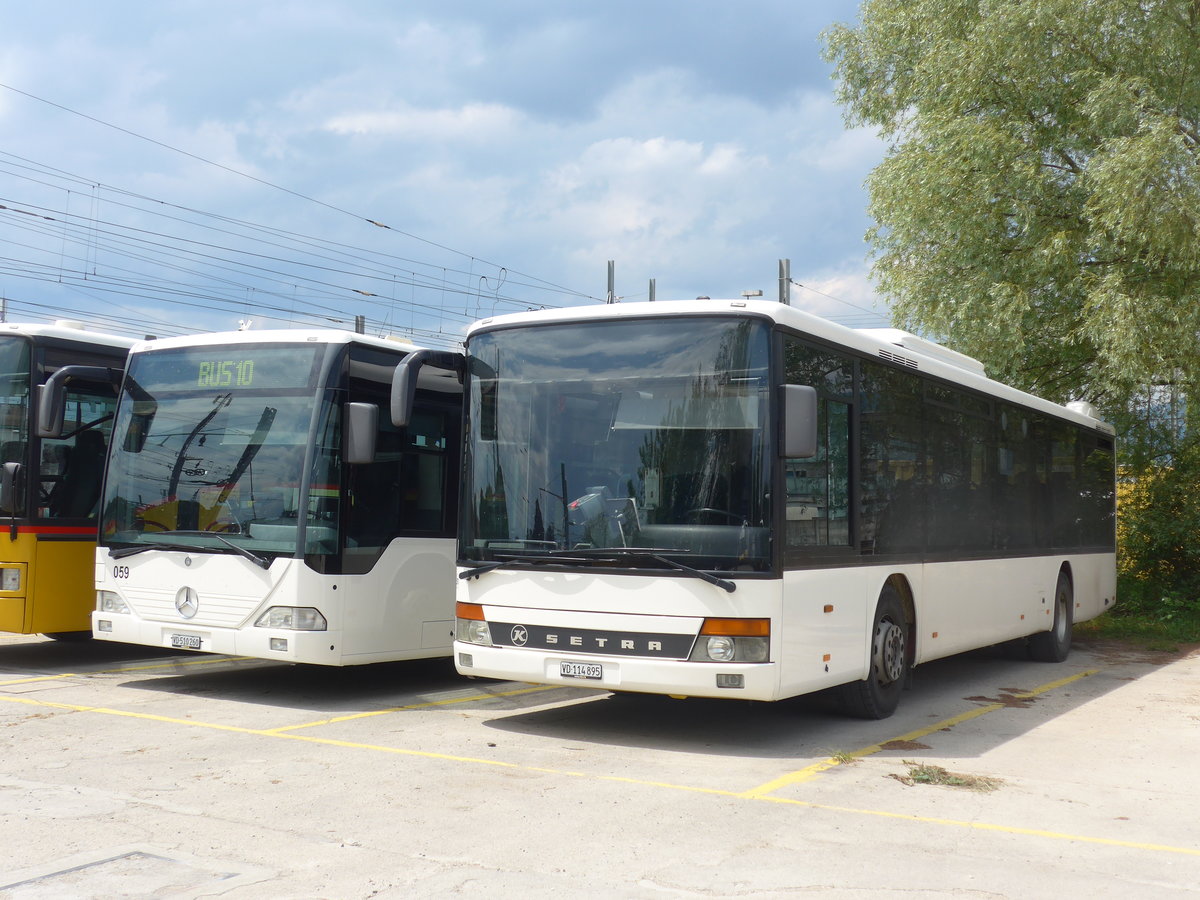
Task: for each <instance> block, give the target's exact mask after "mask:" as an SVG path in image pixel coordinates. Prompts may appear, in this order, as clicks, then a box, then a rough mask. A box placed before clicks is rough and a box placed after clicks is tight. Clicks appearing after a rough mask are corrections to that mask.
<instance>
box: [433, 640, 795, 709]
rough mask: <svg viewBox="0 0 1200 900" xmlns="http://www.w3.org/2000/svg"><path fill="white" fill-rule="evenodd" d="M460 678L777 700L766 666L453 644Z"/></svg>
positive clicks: (771, 668)
mask: <svg viewBox="0 0 1200 900" xmlns="http://www.w3.org/2000/svg"><path fill="white" fill-rule="evenodd" d="M454 666H455V668H456V669H457V670H458V672H459V674H461V675H469V676H473V677H480V678H500V679H504V680H507V681H528V682H532V683H534V684H551V685H559V686H562V687H581V688H595V689H598V690H605V691H632V692H638V693H649V694H668V695H671V696H684V697H718V698H721V699H734V700H776V699H778V698H779V677H778V670H777V667H776V666H775V665H774V664H772V663H713V662H689V661H687V660H662V659H643V658H638V657H624V656H602V655H591V654H570V653H546V652H543V651H539V650H522V649H518V648H512V647H488V646H486V645H483V644H468V643H466V642H463V641H455V642H454Z"/></svg>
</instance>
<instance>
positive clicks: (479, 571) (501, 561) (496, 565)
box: [458, 550, 570, 579]
mask: <svg viewBox="0 0 1200 900" xmlns="http://www.w3.org/2000/svg"><path fill="white" fill-rule="evenodd" d="M565 552H566V551H564V550H548V551H547V552H545V553H538V554H533V553H504V554H499V553H497V554H496V556H497V558H496V559H495V560H493V561H492V562H489V563H484V564H483V565H481V566H475V567H474V568H470V569H467V570H466V571H464V572H459V573H458V577H459V578H464V579H466V578H478V577H479V576H480V575H486V574H487V573H488V572H494V571H496V570H497V569H502V568H504V567H505V566H510V565H512V564H513V563H516V562H523V563H533V564H535V565H538V564H541V565H546V564H547V563H559V564H561V563H563V562H567V561H569V560H570V557H562V556H559V555H558V554H560V553H565ZM501 556H502V557H503V558H500V557H501Z"/></svg>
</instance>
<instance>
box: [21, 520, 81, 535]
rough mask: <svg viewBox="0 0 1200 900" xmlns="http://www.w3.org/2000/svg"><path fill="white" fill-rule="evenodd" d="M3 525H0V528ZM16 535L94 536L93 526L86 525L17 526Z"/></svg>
mask: <svg viewBox="0 0 1200 900" xmlns="http://www.w3.org/2000/svg"><path fill="white" fill-rule="evenodd" d="M2 527H3V524H2V523H0V528H2ZM17 533H18V534H90V535H95V534H96V528H95V526H92V527H90V528H89V527H88V526H87V525H18V526H17Z"/></svg>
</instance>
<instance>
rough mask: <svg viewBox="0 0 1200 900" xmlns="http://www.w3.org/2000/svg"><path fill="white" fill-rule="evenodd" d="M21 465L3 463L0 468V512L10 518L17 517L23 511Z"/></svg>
mask: <svg viewBox="0 0 1200 900" xmlns="http://www.w3.org/2000/svg"><path fill="white" fill-rule="evenodd" d="M22 474H23V473H22V470H21V464H20V463H15V462H8V463H5V464H4V466H3V467H0V512H6V513H8V514H9V515H10V516H19V515H20V514H21V513H22V512H24V510H22V508H21V507H22V506H24V504H23V503H22V502H21V500H22V499H23V495H24V493H25V491H24V489H23V488H24V485H23V484H22V483H21V482H22V478H21V475H22Z"/></svg>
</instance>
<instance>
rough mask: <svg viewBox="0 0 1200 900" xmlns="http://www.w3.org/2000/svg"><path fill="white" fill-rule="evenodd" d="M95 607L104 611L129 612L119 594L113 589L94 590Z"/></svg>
mask: <svg viewBox="0 0 1200 900" xmlns="http://www.w3.org/2000/svg"><path fill="white" fill-rule="evenodd" d="M96 609H97V610H99V611H100V612H105V613H127V612H129V607H128V606H126V605H125V601H124V599H122V597H121V595H120V594H117V593H114V592H113V591H96Z"/></svg>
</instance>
